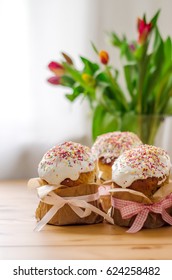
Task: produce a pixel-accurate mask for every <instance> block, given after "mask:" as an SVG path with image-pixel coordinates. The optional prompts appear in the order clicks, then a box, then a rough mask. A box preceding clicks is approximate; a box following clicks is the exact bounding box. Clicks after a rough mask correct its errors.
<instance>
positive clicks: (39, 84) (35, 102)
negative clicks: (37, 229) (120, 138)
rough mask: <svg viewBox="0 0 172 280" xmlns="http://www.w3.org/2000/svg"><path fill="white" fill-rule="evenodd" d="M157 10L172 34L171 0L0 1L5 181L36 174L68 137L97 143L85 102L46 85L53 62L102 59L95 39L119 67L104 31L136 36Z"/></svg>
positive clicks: (0, 147)
mask: <svg viewBox="0 0 172 280" xmlns="http://www.w3.org/2000/svg"><path fill="white" fill-rule="evenodd" d="M158 9H161V14H160V17H159V21H158V25H159V27H160V31H161V33H162V35H163V36H164V37H165V36H167V35H170V36H172V28H171V27H172V17H171V10H172V2H171V1H170V0H164V1H160V0H156V1H155V0H145V1H141V0H129V1H126V0H120V1H119V0H15V1H13V0H0V36H1V44H0V50H1V51H0V69H1V82H0V94H1V101H0V136H1V137H0V179H18V178H26V179H28V178H30V177H36V176H37V165H38V163H39V161H40V160H41V158H42V156H43V154H44V153H45V152H46V151H47V149H49V148H51V147H52V146H53V145H55V144H58V143H60V142H62V141H65V140H72V141H77V142H81V143H83V144H86V145H91V122H90V118H89V114H90V113H89V108H88V106H87V104H86V103H84V102H82V101H81V100H77V101H76V102H74V103H70V102H69V101H68V100H67V99H66V98H65V96H64V94H65V93H66V90H64V89H62V88H60V87H54V86H51V85H50V84H48V83H47V81H46V80H47V78H49V76H50V75H51V74H50V71H49V70H48V68H47V65H48V63H49V62H50V61H52V60H55V61H58V60H60V58H61V56H60V52H62V51H64V52H66V53H68V54H69V55H71V56H72V57H73V58H74V61H75V63H76V64H78V67H79V66H80V61H79V58H78V57H79V55H83V56H85V57H88V58H90V59H93V60H94V59H95V60H96V59H97V58H96V56H95V53H94V51H93V49H92V46H91V41H93V42H94V43H95V45H96V46H97V47H98V48H99V49H105V50H108V51H109V53H110V59H111V64H113V63H114V64H116V65H117V68H120V65H119V60H118V52H115V50H114V48H113V47H112V46H110V44H109V42H108V40H107V35H106V32H107V31H113V30H114V31H115V32H117V33H118V34H119V35H120V34H126V35H127V37H128V38H129V39H130V38H131V39H132V38H134V37H137V30H136V22H137V18H138V17H142V16H143V13H146V14H147V17H148V19H149V18H151V17H152V16H153V15H154V14H155V13H156V11H157V10H158ZM164 141H165V143H166V145H167V148H169V145H170V143H169V142H168V139H165V140H164Z"/></svg>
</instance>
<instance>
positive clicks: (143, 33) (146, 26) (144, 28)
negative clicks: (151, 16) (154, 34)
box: [137, 18, 152, 44]
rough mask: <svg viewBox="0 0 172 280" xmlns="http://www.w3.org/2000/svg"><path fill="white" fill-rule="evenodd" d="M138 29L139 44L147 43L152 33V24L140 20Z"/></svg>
mask: <svg viewBox="0 0 172 280" xmlns="http://www.w3.org/2000/svg"><path fill="white" fill-rule="evenodd" d="M137 29H138V32H139V38H138V42H139V44H143V43H145V42H146V39H147V37H148V35H149V33H150V32H151V29H152V23H151V22H150V23H146V21H144V20H143V19H140V18H138V22H137Z"/></svg>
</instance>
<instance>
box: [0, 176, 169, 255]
mask: <svg viewBox="0 0 172 280" xmlns="http://www.w3.org/2000/svg"><path fill="white" fill-rule="evenodd" d="M0 201H1V202H0V259H1V260H8V259H12V260H17V259H21V260H22V259H23V260H28V259H30V260H33V259H35V260H36V259H37V260H39V259H40V260H48V259H51V260H53V259H60V260H65V259H68V260H69V259H71V260H72V259H73V260H77V259H80V260H84V259H87V260H89V259H95V260H100V259H102V260H115V259H117V260H130V259H131V260H132V259H138V260H144V259H145V260H146V259H157V260H158V259H159V260H164V259H165V260H167V259H168V260H172V227H170V226H169V227H164V228H159V229H156V230H151V229H144V230H141V231H140V232H138V233H136V234H129V233H126V228H121V227H118V226H113V225H110V224H106V223H102V224H97V225H85V226H50V225H46V226H45V227H44V228H43V230H42V231H40V232H34V231H33V229H34V227H35V225H36V221H35V218H34V212H35V209H36V207H37V204H38V198H37V196H36V193H35V191H31V190H28V189H27V182H23V181H20V182H15V181H14V182H0Z"/></svg>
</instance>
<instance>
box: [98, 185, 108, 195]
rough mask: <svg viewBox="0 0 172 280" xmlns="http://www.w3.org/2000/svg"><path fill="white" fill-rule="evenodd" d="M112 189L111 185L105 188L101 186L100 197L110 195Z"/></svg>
mask: <svg viewBox="0 0 172 280" xmlns="http://www.w3.org/2000/svg"><path fill="white" fill-rule="evenodd" d="M110 189H111V186H109V185H105V186H103V185H101V186H100V187H99V195H100V196H102V195H110V192H109V191H110Z"/></svg>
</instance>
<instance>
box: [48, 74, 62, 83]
mask: <svg viewBox="0 0 172 280" xmlns="http://www.w3.org/2000/svg"><path fill="white" fill-rule="evenodd" d="M47 81H48V82H49V83H50V84H52V85H60V77H57V76H54V77H50V78H49V79H48V80H47Z"/></svg>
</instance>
